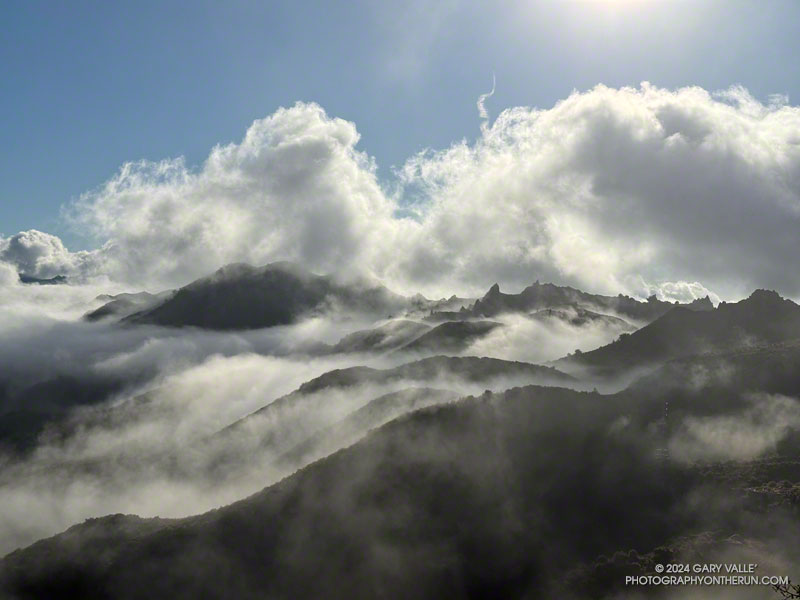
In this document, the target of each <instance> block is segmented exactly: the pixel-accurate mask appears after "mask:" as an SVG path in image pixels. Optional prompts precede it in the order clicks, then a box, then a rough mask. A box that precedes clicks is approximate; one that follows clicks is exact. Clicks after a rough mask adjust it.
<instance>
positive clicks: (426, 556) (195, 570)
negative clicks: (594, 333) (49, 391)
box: [0, 387, 798, 599]
mask: <svg viewBox="0 0 800 600" xmlns="http://www.w3.org/2000/svg"><path fill="white" fill-rule="evenodd" d="M698 401H700V402H702V398H699V399H698ZM649 405H650V401H648V400H647V399H646V398H642V397H634V396H632V395H630V394H628V395H625V394H622V395H617V396H601V395H599V394H595V393H581V392H574V391H570V390H565V389H557V388H540V387H526V388H516V389H512V390H509V391H508V392H506V393H503V394H489V393H487V394H484V395H483V396H481V397H477V398H475V397H472V398H466V399H463V400H461V401H459V402H457V403H452V404H446V405H442V406H436V407H432V408H428V409H423V410H421V411H417V412H414V413H412V414H410V415H407V416H405V417H402V418H400V419H397V420H395V421H392V422H391V423H389V424H387V425H385V426H384V427H382V428H380V429H378V430H377V431H375V432H374V433H372V434H371V435H369V436H367V437H366V438H365V439H363V440H362V441H361V442H359V443H357V444H355V445H354V446H352V447H350V448H347V449H345V450H342V451H340V452H337V453H336V454H334V455H332V456H329V457H328V458H326V459H323V460H321V461H318V462H316V463H314V464H312V465H310V466H309V467H307V468H305V469H303V470H302V471H299V472H297V473H296V474H295V475H293V476H291V477H289V478H287V479H285V480H284V481H282V482H280V483H278V484H276V485H274V486H272V487H270V488H267V489H265V490H263V491H262V492H260V493H258V494H256V495H254V496H252V497H250V498H247V499H245V500H243V501H240V502H237V503H235V504H232V505H230V506H228V507H225V508H222V509H220V510H216V511H212V512H209V513H206V514H203V515H200V516H196V517H191V518H187V519H180V520H175V521H159V520H144V521H143V520H141V519H138V518H134V517H125V516H121V515H118V516H112V517H106V518H103V519H95V520H91V521H89V522H87V523H84V524H82V525H78V526H76V527H73V528H71V529H70V530H68V531H67V532H65V533H64V534H61V535H59V536H56V537H54V538H50V539H47V540H43V541H41V542H38V543H37V544H34V545H33V546H31V547H29V548H27V549H25V550H21V551H17V552H15V553H13V554H11V555H9V556H7V557H6V558H5V559H4V560H3V561H2V563H0V589H2V590H3V591H4V592H5V593H6V594H8V595H9V596H10V597H13V598H42V597H58V598H70V597H72V598H77V597H80V598H123V599H125V598H237V599H249V598H570V597H581V598H603V597H609V596H610V595H612V594H615V593H618V592H626V591H628V592H629V591H630V590H625V588H624V585H623V583H622V579H621V578H620V577H621V574H622V573H624V572H625V569H628V572H630V570H631V569H635V570H636V572H637V573H638V574H640V573H646V572H652V566H653V564H654V562H655V561H656V560H660V561H662V562H668V561H673V560H674V561H677V560H679V559H680V558H681V557H682V555H681V552H683V550H682V548H685V547H686V544H683V545H681V544H679V543H675V540H677V539H678V538H680V537H681V536H695V538H696V536H697V535H698V534H700V533H702V532H704V531H714V534H713V535H714V536H715V537H714V539H722V540H725V539H731V538H730V536H733V535H736V536H738V537H737V538H735V539H741V540H750V539H756V538H758V539H761V540H764V543H761V544H760V545H759V546H758V548H760V552H761V559H760V560H759V561H758V562H759V563H762V567H761V568H762V569H764V570H766V569H767V568H768V566H769V564H770V560H772V559H771V558H770V556H775V555H776V553H778V554H781V553H783V554H782V559H783V560H786V561H788V563H787V564H792V562H791V561H792V560H793V559H796V558H797V557H796V556H795V555H793V554H792V552H795V554H796V551H793V550H792V548H793V545H792V544H789V543H784V542H787V540H786V539H785V538H786V532H790V533H791V532H792V531H796V520H793V519H795V518H794V517H792V513H791V512H790V511H788V510H785V509H784V508H782V507H780V506H776V507H774V508H771V509H770V510H769V511H766V512H765V511H764V510H762V509H758V510H760V511H761V512H758V513H753V509H752V508H750V507H749V505H748V502H749V501H748V499H747V497H746V494H744V492H743V491H742V490H737V489H736V488H732V487H731V485H730V483H726V482H725V481H720V480H719V478H714V477H713V476H711V475H709V473H707V472H704V471H700V470H698V469H696V468H692V467H682V466H680V465H678V464H672V463H669V462H664V461H663V460H660V459H659V458H657V457H658V456H659V455H658V453H657V452H656V450H657V449H658V448H659V446H660V443H661V438H660V437H659V435H657V433H656V430H655V429H654V428H653V427H652V422H651V421H650V420H649V417H648V416H647V413H648V412H649V409H650V407H649ZM643 408H644V410H642V409H643ZM622 416H624V417H625V418H624V419H621V417H622ZM787 472H788V473H789V476H791V477H794V478H795V479H796V478H797V475H798V468H797V465H796V464H795V466H794V467H793V468H791V469H789V470H788V471H784V474H785V473H787ZM687 498H691V499H692V500H691V501H687ZM723 545H724V544H723ZM700 546H701V547H702V548H703V549H704V550H705V551H706V554H705V555H704V556H703V558H704V561H703V562H714V561H715V560H716V561H717V562H723V561H722V560H720V556H718V555H715V554H714V553H713V552H714V551H715V550H714V546H713V544H711V545H709V544H706V545H705V546H703V545H702V544H700ZM739 546H740V547H741V548H744V547H745V545H744V544H739ZM747 547H748V548H749V547H750V546H747ZM741 548H740V549H741ZM724 550H725V551H727V552H730V553H729V554H728V555H726V562H734V561H736V560H737V559H739V558H741V555H737V554H736V548H733V549H731V548H729V547H725V548H724ZM620 551H622V552H623V553H624V557H625V560H620V561H617V559H616V557H617V556H618V555H620V556H621V554H620ZM770 553H771V554H770ZM610 557H614V558H613V561H612V560H611V558H610ZM609 565H610V566H609ZM632 565H635V566H632ZM764 572H765V571H764ZM609 573H611V574H612V575H613V576H611V577H607V578H604V577H603V575H604V574H609ZM564 586H567V587H566V589H564ZM652 591H653V590H646V589H644V590H642V589H638V590H636V592H637V593H648V592H652ZM656 591H657V590H656ZM749 592H751V593H750V596H749V597H756V598H758V597H762V598H763V597H764V596H763V595H758V592H759V590H749Z"/></svg>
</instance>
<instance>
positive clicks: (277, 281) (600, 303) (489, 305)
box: [85, 262, 713, 351]
mask: <svg viewBox="0 0 800 600" xmlns="http://www.w3.org/2000/svg"><path fill="white" fill-rule="evenodd" d="M101 299H105V300H107V302H106V303H105V304H104V305H103V306H101V307H100V308H98V309H96V310H94V311H91V312H89V313H87V315H85V318H86V319H87V320H92V321H94V320H99V319H104V318H116V319H118V320H122V321H123V322H124V323H129V324H153V325H162V326H167V327H187V326H188V327H200V328H205V329H220V330H224V329H233V330H237V329H239V330H240V329H258V328H263V327H272V326H275V325H288V324H291V323H294V322H296V321H297V320H298V319H301V318H303V317H306V316H309V315H313V314H318V313H322V312H326V311H329V310H337V311H341V312H345V313H358V314H361V315H365V314H368V315H373V316H375V317H376V318H387V317H401V318H402V317H404V316H406V318H417V316H419V317H424V320H425V321H429V322H433V323H441V322H444V321H465V320H485V319H487V318H491V317H495V316H497V315H500V314H503V313H507V312H522V313H534V314H535V313H536V312H538V311H542V310H548V309H549V310H559V311H562V312H563V314H560V313H551V314H550V315H549V316H550V317H561V318H565V317H567V313H569V312H574V313H576V314H574V315H573V316H570V317H568V320H569V321H570V322H571V323H572V324H579V325H580V324H585V323H587V322H590V321H598V320H605V321H606V322H608V321H609V320H611V319H614V318H620V317H624V318H629V319H631V320H633V321H635V322H637V323H641V322H650V321H652V320H654V319H655V318H657V317H659V316H661V315H662V314H664V313H666V312H667V311H669V310H670V309H671V308H673V307H675V306H676V305H677V304H676V303H669V302H664V301H662V300H658V299H656V298H655V296H651V297H650V298H648V300H647V301H646V302H640V301H638V300H636V299H634V298H630V297H628V296H623V295H621V294H620V295H619V296H601V295H596V294H588V293H586V292H582V291H580V290H576V289H574V288H570V287H561V286H557V285H553V284H550V283H546V284H540V283H539V282H538V281H537V282H536V283H534V284H533V285H532V286H529V287H527V288H525V289H524V290H523V291H522V292H520V293H519V294H504V293H502V292H500V288H499V286H498V285H497V284H495V285H493V286H492V287H491V289H490V290H489V291H488V292H487V293H486V294H485V295H484V296H483V298H481V299H479V300H475V301H474V303H472V304H471V305H470V307H469V308H467V307H466V306H465V304H466V303H469V302H471V301H470V299H468V298H459V297H457V296H452V297H450V298H447V299H441V300H429V299H427V298H425V297H424V296H421V295H419V294H417V295H415V296H412V297H405V296H401V295H399V294H395V293H394V292H392V291H390V290H388V289H387V288H385V287H384V286H382V285H380V284H378V283H376V282H371V281H366V280H357V281H348V282H344V281H339V280H337V279H336V278H334V277H332V276H325V275H315V274H313V273H310V272H309V271H307V270H305V269H304V268H302V267H300V266H299V265H296V264H294V263H289V262H277V263H272V264H269V265H266V266H263V267H253V266H250V265H246V264H232V265H227V266H225V267H222V268H221V269H219V270H218V271H217V272H216V273H214V274H213V275H210V276H208V277H203V278H201V279H198V280H197V281H194V282H192V283H190V284H189V285H187V286H184V287H182V288H180V289H178V290H170V291H166V292H162V293H160V294H155V295H154V294H148V293H146V292H141V293H138V294H119V295H117V296H107V297H105V298H103V297H101ZM458 306H460V310H455V309H456V307H458ZM677 306H683V307H686V308H689V309H690V310H710V309H712V308H713V305H712V304H711V301H710V300H709V299H708V298H707V297H706V298H703V299H699V300H695V301H693V302H691V303H689V304H684V305H677ZM544 316H546V315H544V314H540V315H538V317H537V318H542V317H544ZM388 329H391V327H390V328H388ZM389 333H390V332H389V331H388V330H387V331H384V332H376V334H377V335H379V336H383V335H384V334H389ZM388 337H392V336H387V339H388ZM408 341H410V340H408ZM364 343H365V344H366V346H369V345H370V343H372V342H370V340H369V339H368V340H365V342H364ZM389 345H392V343H389ZM345 348H352V349H348V350H344V349H345ZM358 348H359V343H357V342H356V340H355V338H353V339H351V340H348V341H347V342H345V341H344V340H342V346H341V347H340V349H339V350H337V351H360V350H358ZM386 349H389V348H386Z"/></svg>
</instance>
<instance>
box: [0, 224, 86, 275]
mask: <svg viewBox="0 0 800 600" xmlns="http://www.w3.org/2000/svg"><path fill="white" fill-rule="evenodd" d="M94 256H95V255H94V254H93V253H91V252H85V251H84V252H70V251H69V250H67V248H66V247H65V246H64V243H63V242H62V241H61V239H60V238H58V237H57V236H55V235H50V234H49V233H43V232H41V231H37V230H35V229H31V230H29V231H22V232H20V233H17V234H15V235H13V236H11V237H10V238H8V239H2V238H0V264H5V269H6V270H7V268H8V266H12V267H14V268H16V271H17V272H18V273H22V274H24V275H30V276H32V277H41V278H49V277H54V276H56V275H61V274H63V273H70V274H78V273H84V274H85V273H87V272H88V271H89V270H91V269H92V262H93V259H94Z"/></svg>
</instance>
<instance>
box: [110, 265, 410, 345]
mask: <svg viewBox="0 0 800 600" xmlns="http://www.w3.org/2000/svg"><path fill="white" fill-rule="evenodd" d="M407 304H408V300H407V299H406V298H403V297H402V296H398V295H397V294H394V293H392V292H390V291H389V290H387V289H386V288H385V287H383V286H381V285H378V284H375V283H372V282H366V281H357V282H350V283H342V282H339V281H337V280H335V279H334V278H333V277H330V276H322V275H315V274H313V273H310V272H308V271H306V270H305V269H303V268H302V267H299V266H298V265H295V264H292V263H288V262H278V263H272V264H269V265H266V266H264V267H253V266H250V265H246V264H231V265H227V266H225V267H222V268H221V269H219V270H218V271H217V272H216V273H214V274H213V275H211V276H208V277H203V278H201V279H198V280H197V281H194V282H192V283H190V284H189V285H187V286H185V287H182V288H180V289H179V290H177V291H176V292H175V293H174V294H172V295H170V296H169V297H168V298H167V299H165V300H164V301H163V302H161V303H159V304H158V305H156V306H154V307H152V308H147V309H145V310H142V311H140V312H137V313H134V314H132V315H130V316H128V317H126V318H125V319H124V322H126V323H133V324H152V325H162V326H167V327H187V326H188V327H200V328H204V329H218V330H225V329H233V330H237V329H258V328H262V327H272V326H275V325H288V324H291V323H294V322H296V321H297V320H298V319H300V318H302V317H306V316H309V315H312V314H315V313H318V312H322V311H325V310H328V309H336V310H342V311H345V312H358V313H360V314H372V315H382V316H384V317H385V316H386V315H387V314H391V313H393V312H396V311H398V310H402V309H403V308H404V307H406V306H407Z"/></svg>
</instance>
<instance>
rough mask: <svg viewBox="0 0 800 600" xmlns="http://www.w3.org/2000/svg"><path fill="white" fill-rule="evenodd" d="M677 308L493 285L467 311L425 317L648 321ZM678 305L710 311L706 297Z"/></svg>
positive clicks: (548, 287)
mask: <svg viewBox="0 0 800 600" xmlns="http://www.w3.org/2000/svg"><path fill="white" fill-rule="evenodd" d="M676 305H678V304H677V303H670V302H665V301H663V300H658V299H657V298H656V297H655V296H650V297H649V298H648V299H647V302H640V301H639V300H636V299H634V298H631V297H629V296H623V295H622V294H620V295H618V296H601V295H598V294H589V293H587V292H583V291H581V290H577V289H575V288H571V287H564V286H558V285H554V284H552V283H539V282H538V281H536V282H535V283H534V284H533V285H531V286H528V287H526V288H525V289H524V290H522V291H521V292H520V293H519V294H504V293H503V292H501V291H500V286H499V285H498V284H496V283H495V284H494V285H493V286H492V287H491V288H490V289H489V291H488V292H486V294H485V295H484V296H483V298H481V299H479V300H476V301H475V303H474V304H473V305H472V306H471V307H470V308H463V309H462V310H460V311H458V312H452V311H450V312H447V313H446V314H442V315H438V314H437V313H435V312H434V313H432V314H431V315H429V316H428V319H429V320H437V319H439V320H442V319H447V320H454V319H470V318H471V319H476V318H491V317H495V316H497V315H499V314H502V313H506V312H525V313H529V312H532V311H538V310H542V309H548V308H556V309H558V308H563V307H572V308H578V309H585V310H590V311H594V312H599V313H612V314H613V315H618V316H621V317H625V318H630V319H632V320H634V321H639V322H650V321H653V320H654V319H656V318H658V317H660V316H661V315H663V314H665V313H666V312H667V311H669V310H670V309H672V308H673V307H675V306H676ZM678 306H683V307H684V308H688V309H689V310H698V311H703V310H711V309H712V308H713V305H712V304H711V300H710V299H709V298H708V297H707V296H706V297H705V298H701V299H697V300H694V301H692V302H690V303H689V304H681V305H678Z"/></svg>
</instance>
